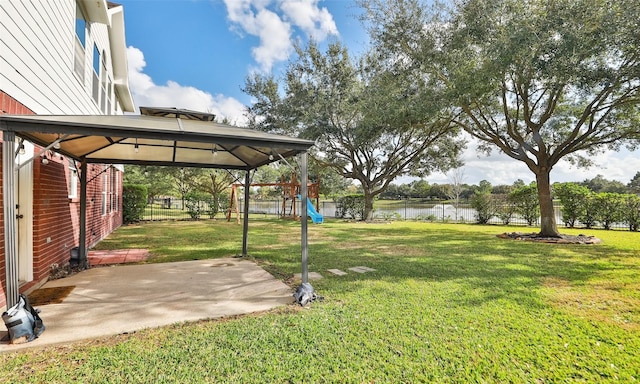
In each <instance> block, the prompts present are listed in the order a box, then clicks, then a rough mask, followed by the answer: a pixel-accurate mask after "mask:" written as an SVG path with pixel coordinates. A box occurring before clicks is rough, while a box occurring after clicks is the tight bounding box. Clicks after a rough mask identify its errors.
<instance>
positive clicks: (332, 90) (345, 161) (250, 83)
mask: <svg viewBox="0 0 640 384" xmlns="http://www.w3.org/2000/svg"><path fill="white" fill-rule="evenodd" d="M297 53H298V57H297V59H295V60H294V61H292V62H291V64H290V65H289V67H288V68H287V70H286V74H285V76H284V78H283V79H282V80H281V82H278V81H277V80H276V79H275V78H274V77H273V76H259V75H254V76H253V77H250V78H248V79H247V81H246V84H245V88H244V91H245V92H246V93H247V94H249V95H251V96H253V97H254V98H255V102H254V103H253V105H252V106H250V107H248V109H247V112H248V118H249V121H250V126H252V127H253V128H257V129H261V130H266V131H271V132H278V133H285V134H290V135H297V136H301V137H304V138H307V139H312V140H315V141H316V151H315V152H314V153H313V156H314V157H315V159H316V160H317V161H319V162H320V163H321V164H323V165H324V166H326V167H330V168H332V169H334V170H335V171H336V172H338V173H339V174H340V175H342V176H343V177H345V178H348V179H353V180H357V181H359V182H360V184H361V185H362V189H363V191H364V195H365V217H364V218H365V219H366V220H370V219H372V218H373V200H374V198H375V197H376V196H377V195H379V194H380V193H382V192H383V191H384V190H385V189H386V188H387V187H388V186H389V184H390V183H391V182H392V181H393V180H394V179H396V178H398V177H400V176H403V175H407V174H411V175H419V176H424V175H426V174H428V173H430V172H431V171H433V170H447V169H449V168H450V167H451V166H453V165H457V161H456V159H457V155H458V153H459V151H460V149H461V148H462V145H463V143H462V142H461V141H460V140H458V139H456V135H455V132H454V131H455V129H454V128H452V123H451V122H452V116H451V113H452V111H451V109H450V108H446V107H443V104H442V103H441V100H442V98H441V97H439V95H438V94H437V93H438V90H437V89H434V90H432V91H433V92H431V93H430V92H428V91H424V90H425V89H427V90H428V88H429V84H427V83H426V82H422V81H423V80H421V79H420V78H414V77H413V75H412V73H411V72H407V71H405V70H403V68H402V65H398V63H394V62H393V61H384V60H380V56H376V55H375V54H373V53H371V54H368V55H365V56H364V57H363V58H361V59H360V60H356V61H352V60H351V58H350V57H349V54H348V52H347V50H346V48H344V47H343V46H341V45H340V44H339V43H333V44H330V45H329V47H328V49H327V50H326V52H322V51H321V50H320V49H319V48H318V46H317V45H316V44H315V43H310V44H309V45H308V46H307V47H306V48H304V49H303V48H300V47H299V48H298V49H297ZM421 82H422V83H421ZM418 84H420V86H419V87H417V85H418ZM418 88H420V89H421V90H422V91H424V92H421V93H417V92H415V91H416V90H417V89H418Z"/></svg>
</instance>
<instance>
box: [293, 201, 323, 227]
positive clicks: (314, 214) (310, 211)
mask: <svg viewBox="0 0 640 384" xmlns="http://www.w3.org/2000/svg"><path fill="white" fill-rule="evenodd" d="M301 198H302V196H300V195H298V199H301ZM307 215H309V217H310V218H311V221H312V222H313V223H314V224H322V223H324V216H322V215H321V214H320V213H318V211H316V208H315V207H314V205H313V202H312V201H311V199H310V198H308V197H307Z"/></svg>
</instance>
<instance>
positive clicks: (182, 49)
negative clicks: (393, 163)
mask: <svg viewBox="0 0 640 384" xmlns="http://www.w3.org/2000/svg"><path fill="white" fill-rule="evenodd" d="M118 3H120V4H122V5H123V6H124V15H125V33H126V39H127V47H128V49H127V58H128V61H129V81H130V86H131V90H132V93H133V98H134V101H135V103H136V107H139V106H155V107H177V108H186V109H192V110H198V111H205V112H213V113H215V114H216V115H218V116H224V117H227V118H228V119H230V120H231V121H232V122H235V123H236V124H238V125H242V124H243V122H244V121H245V119H244V117H243V109H244V106H245V105H248V104H250V103H251V99H250V98H249V97H248V96H247V95H245V94H244V93H243V92H242V90H241V88H242V86H243V84H244V81H245V78H246V77H247V76H248V75H249V74H250V73H252V72H260V73H273V74H275V75H276V76H277V75H278V74H280V73H282V70H283V68H284V66H285V65H286V64H287V62H288V60H289V59H290V58H291V54H292V51H293V44H294V42H295V41H302V42H303V43H304V42H306V41H308V39H309V38H310V37H314V38H315V39H316V40H318V41H319V42H320V43H326V42H328V41H332V40H335V39H338V40H340V41H342V42H343V43H344V44H346V45H347V46H348V47H349V49H350V51H351V52H354V53H357V52H361V51H362V50H363V49H364V48H365V47H366V45H367V34H366V33H365V31H364V30H363V29H362V26H361V24H360V22H359V21H358V19H357V17H356V15H357V14H358V12H359V11H358V8H357V7H356V6H355V4H354V2H353V1H352V0H120V1H118ZM464 161H465V164H466V165H465V167H464V168H463V169H464V180H463V181H464V182H465V183H469V184H477V183H478V182H479V181H480V180H488V181H489V182H491V183H492V184H494V185H497V184H512V183H513V182H514V181H515V180H517V179H522V180H524V181H525V182H527V183H528V182H531V181H533V180H534V176H533V174H532V173H531V171H529V170H528V169H527V168H526V167H525V166H524V164H523V163H521V162H518V161H515V160H511V159H509V158H507V157H506V156H504V155H492V156H491V157H489V158H487V157H485V156H483V155H481V156H479V155H477V154H476V152H475V151H474V145H473V144H471V145H470V148H469V150H467V151H466V152H465V154H464ZM596 163H597V164H598V165H599V166H597V167H593V168H590V169H577V168H575V167H572V166H571V165H570V164H568V163H565V162H561V163H559V164H558V165H556V167H555V168H554V170H553V171H552V173H551V176H552V181H582V180H585V179H590V178H593V177H595V176H596V175H597V174H602V175H603V176H604V177H605V178H607V179H610V180H618V181H621V182H623V183H625V184H626V183H628V182H629V180H630V179H631V178H632V177H633V176H634V175H635V174H636V172H638V171H640V156H639V154H638V152H635V153H629V152H628V151H622V152H620V153H611V152H607V153H605V154H603V155H601V156H598V157H597V158H596ZM426 180H427V181H429V182H430V183H448V182H451V177H450V176H449V175H446V174H433V175H431V176H429V177H427V178H426ZM407 181H409V180H408V179H402V180H399V182H407Z"/></svg>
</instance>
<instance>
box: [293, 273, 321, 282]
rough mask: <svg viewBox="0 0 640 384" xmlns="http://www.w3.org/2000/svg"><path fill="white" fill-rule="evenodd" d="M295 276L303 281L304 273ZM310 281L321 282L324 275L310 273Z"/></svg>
mask: <svg viewBox="0 0 640 384" xmlns="http://www.w3.org/2000/svg"><path fill="white" fill-rule="evenodd" d="M293 276H295V277H296V278H297V279H302V273H296V274H295V275H293ZM308 277H309V280H320V279H322V275H321V274H319V273H318V272H309V274H308Z"/></svg>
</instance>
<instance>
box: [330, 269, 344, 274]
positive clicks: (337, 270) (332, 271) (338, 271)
mask: <svg viewBox="0 0 640 384" xmlns="http://www.w3.org/2000/svg"><path fill="white" fill-rule="evenodd" d="M327 271H329V272H331V273H333V274H334V275H338V276H344V275H346V274H347V272H345V271H341V270H339V269H327Z"/></svg>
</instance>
